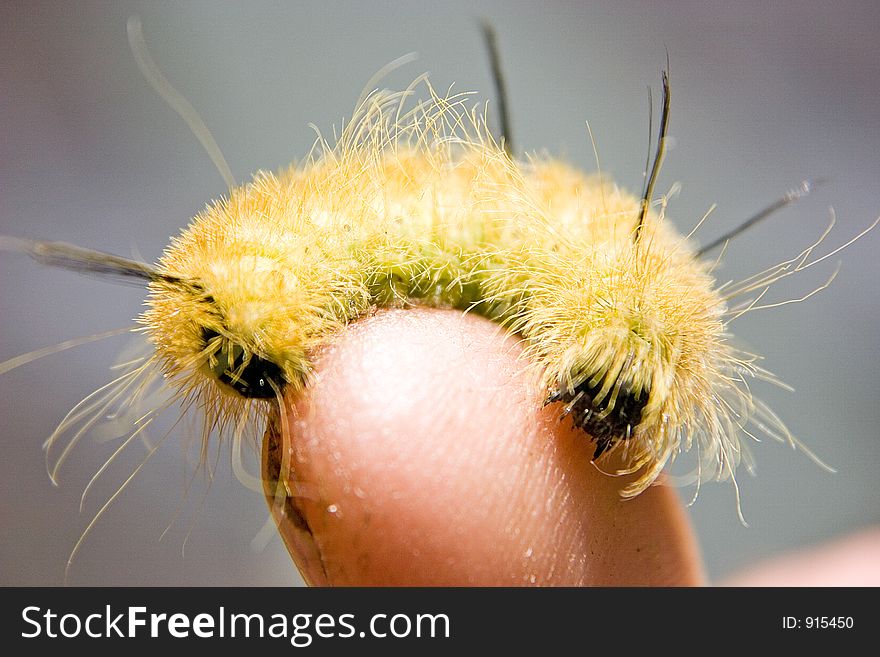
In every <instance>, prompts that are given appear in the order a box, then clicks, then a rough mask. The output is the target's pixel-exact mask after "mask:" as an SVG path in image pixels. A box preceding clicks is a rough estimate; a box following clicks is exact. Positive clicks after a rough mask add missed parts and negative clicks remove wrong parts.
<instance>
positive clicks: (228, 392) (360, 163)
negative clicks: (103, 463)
mask: <svg viewBox="0 0 880 657" xmlns="http://www.w3.org/2000/svg"><path fill="white" fill-rule="evenodd" d="M418 85H422V88H423V89H424V90H425V92H426V93H427V95H428V100H426V101H423V102H420V103H416V104H415V106H413V107H409V106H407V102H408V101H409V100H410V99H411V98H412V97H413V92H414V91H415V90H416V89H417V87H418ZM664 88H665V82H664ZM668 98H669V93H668V91H667V92H666V93H665V94H664V99H666V100H668ZM467 102H468V97H467V96H466V95H457V96H450V95H442V94H438V93H436V92H435V91H434V90H433V89H432V88H431V87H430V86H429V85H428V84H427V83H426V82H425V81H424V80H419V81H418V84H416V85H414V86H413V87H411V88H410V89H407V90H405V91H403V92H400V93H388V92H376V93H372V94H370V95H368V96H367V97H366V98H365V99H363V101H362V102H361V103H359V105H358V107H357V108H356V109H355V112H354V114H353V116H352V118H351V120H350V122H349V123H348V124H347V126H346V128H345V129H344V130H343V131H342V133H341V135H340V136H339V138H338V139H337V140H336V141H335V142H334V143H329V142H328V141H326V140H324V139H323V138H322V139H319V141H318V142H317V143H316V148H315V150H314V151H313V153H312V154H311V155H310V156H309V157H308V158H307V159H306V160H304V161H303V162H300V163H298V164H296V165H294V166H292V167H291V168H289V169H287V170H284V171H281V172H279V173H276V174H270V173H260V174H258V175H257V176H256V177H255V179H254V180H253V181H252V182H250V183H248V184H245V185H242V186H235V187H233V188H231V189H230V191H229V194H228V197H227V198H223V199H220V200H218V201H216V202H214V203H212V204H210V205H209V207H208V208H207V209H206V210H205V211H203V212H202V213H201V214H199V215H198V216H197V217H195V218H194V220H193V222H192V224H191V225H190V226H189V227H188V228H187V229H186V230H185V231H184V232H183V233H182V234H181V235H180V236H179V237H177V238H176V239H174V240H173V241H172V243H171V245H170V246H169V247H168V249H167V251H166V252H165V254H164V255H163V256H162V258H161V259H160V260H159V262H158V263H157V264H156V265H146V264H144V263H140V262H135V261H130V260H127V259H122V258H118V257H116V256H111V255H108V254H102V253H97V252H93V251H88V250H84V249H80V248H79V247H73V246H70V245H64V244H57V243H47V242H38V241H28V240H14V239H11V238H4V240H3V241H2V243H0V245H2V246H3V247H4V248H7V249H15V250H19V251H24V252H26V253H28V254H30V255H32V256H33V257H35V258H37V259H38V260H41V261H43V262H46V263H47V264H50V265H60V266H63V267H69V268H73V269H78V270H85V271H90V272H94V273H99V274H104V275H111V276H120V277H124V278H133V279H137V280H143V281H146V282H147V285H148V289H149V297H148V300H147V305H148V308H147V310H146V312H145V313H144V314H143V315H142V316H141V317H140V318H139V320H138V321H139V323H140V324H141V329H140V330H141V331H142V332H143V333H144V334H145V335H146V336H147V338H148V340H149V341H150V343H151V344H152V346H153V349H154V351H153V353H152V354H151V355H150V356H148V357H147V359H146V360H144V361H142V362H138V364H137V366H136V367H135V368H133V369H131V370H130V371H128V372H126V373H125V374H123V377H125V378H123V379H121V380H120V381H119V383H118V384H117V385H116V387H114V388H112V391H113V394H114V395H117V394H118V395H120V396H121V397H120V398H126V395H135V394H138V393H139V391H141V390H144V389H147V388H148V387H149V386H151V385H153V384H154V383H155V382H156V381H157V379H156V378H155V377H156V376H157V374H156V373H157V372H160V373H161V384H162V385H163V386H168V387H169V389H170V390H172V391H174V395H175V397H176V398H177V399H178V401H180V402H182V404H183V405H184V406H197V407H199V408H201V409H204V410H205V412H206V414H207V419H206V421H205V426H206V431H205V440H207V439H208V437H209V435H210V432H211V431H214V432H215V433H221V434H222V433H232V434H235V433H236V432H239V431H241V429H240V427H243V426H245V425H247V424H248V423H251V422H254V421H259V420H260V418H264V417H265V415H266V413H267V412H268V410H269V409H270V408H271V407H272V405H273V404H276V403H277V401H278V399H279V396H280V394H281V391H282V390H285V389H289V388H290V387H292V388H293V389H296V390H302V389H304V388H305V387H306V386H307V385H308V382H309V376H310V372H311V360H310V357H311V354H312V353H313V352H314V351H315V349H316V348H318V347H320V346H321V345H324V344H326V343H327V342H329V341H331V340H332V339H333V337H334V336H335V335H336V334H337V333H338V332H339V331H342V330H344V328H345V326H346V325H348V324H349V323H351V322H353V321H356V320H357V319H358V318H359V317H361V316H363V315H364V314H366V313H369V312H370V311H371V309H373V308H375V307H386V306H406V305H410V304H424V305H430V306H439V307H452V308H458V309H460V310H462V311H465V312H473V313H479V314H481V315H484V316H486V317H487V318H489V319H491V320H493V321H496V322H498V323H499V324H501V325H502V326H504V327H506V328H507V329H508V330H510V331H512V332H514V333H516V334H518V335H520V336H522V338H523V340H524V341H525V342H526V344H527V352H528V355H529V362H530V363H531V364H532V366H533V367H534V368H535V369H536V371H537V372H539V376H540V377H541V380H542V384H543V386H544V388H545V390H546V395H545V400H546V403H548V404H559V405H560V408H561V410H562V413H563V414H565V415H567V416H570V417H571V421H573V422H574V423H575V424H576V425H578V426H579V427H581V428H582V429H583V430H584V439H585V440H590V441H592V442H593V444H594V445H595V448H594V459H596V460H601V459H603V458H606V455H608V454H611V453H617V454H619V455H621V456H623V458H624V460H625V462H626V463H627V464H628V469H629V470H630V471H632V472H634V473H638V475H639V476H638V478H637V479H636V480H635V482H634V483H632V484H631V485H630V486H628V487H626V488H624V489H623V490H622V491H621V493H622V495H624V496H627V497H631V496H635V495H638V494H639V493H640V492H642V491H643V490H645V488H646V487H647V486H649V485H651V484H652V483H654V482H655V481H656V480H657V478H658V477H659V475H660V473H661V472H662V471H663V469H664V467H665V466H666V465H667V464H668V463H669V462H670V461H671V460H673V459H674V458H675V457H676V456H677V455H678V454H679V452H680V451H682V450H688V449H691V448H695V449H697V450H698V452H699V454H698V462H699V467H698V469H697V470H696V471H695V477H696V478H697V479H701V480H704V479H709V478H721V479H724V478H731V477H733V476H734V474H735V471H736V469H737V467H738V466H739V465H740V463H741V462H743V461H744V462H745V464H746V465H747V466H748V465H749V464H750V458H751V457H750V454H749V451H748V444H747V440H744V439H743V438H744V437H747V436H748V435H749V434H748V431H749V429H748V427H747V425H746V422H747V421H751V422H752V423H753V426H754V427H755V428H756V429H757V431H758V432H763V433H765V434H767V435H770V436H773V437H778V438H781V439H783V440H785V441H787V442H790V443H792V444H795V443H796V440H795V438H794V437H793V436H792V435H791V434H790V433H789V432H788V431H787V430H786V429H785V426H784V424H783V423H782V422H781V421H780V420H778V418H776V416H775V414H773V412H772V411H771V410H770V409H769V408H768V407H766V406H765V405H764V404H763V403H761V402H760V401H759V400H757V399H755V398H754V397H752V395H751V393H750V391H749V390H748V387H747V386H746V384H745V382H744V379H745V378H746V377H748V376H752V377H758V378H766V379H771V380H772V376H771V375H770V374H769V373H768V372H766V371H765V370H763V369H762V368H761V367H760V366H759V365H758V364H757V361H756V358H755V357H754V356H752V355H750V354H747V353H744V352H741V351H739V350H737V349H736V348H734V347H733V346H732V343H731V342H730V340H729V337H728V323H729V321H730V320H731V319H732V318H734V317H736V316H739V315H740V314H741V313H742V312H743V311H744V310H746V308H749V309H754V308H755V307H758V306H757V304H753V305H751V306H745V307H743V306H737V305H736V301H737V300H738V299H741V298H747V297H748V296H749V295H752V294H754V295H757V296H760V294H761V292H762V290H764V289H765V288H766V287H767V286H769V285H771V284H772V283H774V282H776V281H777V280H779V279H780V278H783V277H787V276H789V275H791V274H794V273H796V272H798V271H801V270H803V269H804V268H806V267H808V266H811V265H813V264H815V263H818V262H820V261H821V260H823V259H824V258H826V257H828V256H830V255H831V254H833V253H836V252H837V249H835V250H833V251H832V252H831V253H829V254H825V255H822V256H814V253H815V249H816V245H813V246H811V247H809V248H808V249H806V250H804V251H803V252H802V253H800V254H798V255H797V256H796V257H795V258H792V259H791V260H788V261H785V262H783V263H781V264H780V265H778V266H776V267H773V268H770V269H769V270H767V271H765V272H762V273H760V274H758V275H757V276H755V277H754V278H751V279H748V280H746V281H744V282H742V283H741V284H740V285H738V286H729V287H726V288H724V289H719V288H718V286H717V285H716V283H715V281H714V279H713V277H712V271H713V266H714V264H715V261H714V259H706V258H705V257H704V256H703V254H702V253H701V252H700V250H698V249H697V248H696V247H695V246H694V245H693V244H692V243H691V241H690V240H689V236H682V235H680V234H678V233H677V232H676V231H675V229H674V228H673V227H672V226H671V224H670V223H669V222H668V221H666V220H665V211H666V206H665V200H663V199H661V200H660V201H659V202H655V201H654V198H653V182H654V181H656V175H655V174H654V173H649V175H648V176H646V178H647V180H648V184H647V185H646V189H645V190H644V192H643V194H642V195H641V196H637V195H633V194H630V193H628V192H626V191H624V190H623V189H620V188H618V187H617V186H615V185H614V184H613V183H610V182H609V181H607V180H606V179H604V178H603V177H601V176H598V175H588V174H585V173H583V172H580V171H578V170H577V169H575V168H574V167H572V166H570V165H567V164H566V163H564V162H562V161H560V160H555V159H552V158H540V157H537V156H536V157H533V158H528V159H527V158H519V157H516V156H515V155H513V154H512V152H511V150H510V148H509V144H508V142H505V141H504V140H498V139H496V137H494V136H493V134H492V132H491V131H490V130H489V128H488V127H487V122H486V119H485V117H484V116H483V115H481V114H480V112H479V111H478V110H474V109H473V108H470V107H468V106H467ZM667 112H668V110H667V111H664V113H663V116H662V117H661V124H664V123H665V119H667V118H668V113H667ZM660 132H661V136H660V137H659V139H658V143H659V145H660V148H658V153H657V155H656V157H655V165H656V166H655V168H657V167H659V162H660V161H661V160H662V145H663V143H664V138H665V134H664V130H663V129H662V128H661V131H660ZM801 191H803V190H801ZM799 193H800V192H798V191H797V190H796V191H795V192H794V193H792V194H790V195H789V197H790V198H789V197H787V199H788V200H789V201H790V200H793V199H794V198H796V197H797V196H798V194H799ZM822 237H824V235H823V236H822ZM820 241H821V240H820ZM817 244H818V242H817ZM841 248H842V247H841ZM100 407H101V406H100V405H99V408H100ZM71 418H76V421H75V422H68V423H66V424H65V423H62V427H63V429H62V431H60V432H58V433H57V434H56V437H57V438H58V439H60V438H61V437H62V436H64V435H65V433H67V435H68V436H69V435H71V434H70V433H69V432H71V431H72V435H73V436H74V438H73V440H72V442H71V444H70V446H71V447H72V445H73V444H74V443H75V442H76V440H77V439H78V436H79V435H81V434H80V429H82V428H83V427H85V426H86V425H88V423H89V422H92V421H93V420H99V418H96V417H95V416H94V415H89V414H86V415H81V416H77V414H76V413H74V415H73V416H71ZM209 430H210V431H209ZM134 431H135V433H133V434H132V436H134V435H135V434H136V433H137V430H136V429H135V430H134ZM67 453H68V450H67V448H66V447H65V448H63V449H62V454H63V457H64V456H66V454H67ZM808 453H809V452H808Z"/></svg>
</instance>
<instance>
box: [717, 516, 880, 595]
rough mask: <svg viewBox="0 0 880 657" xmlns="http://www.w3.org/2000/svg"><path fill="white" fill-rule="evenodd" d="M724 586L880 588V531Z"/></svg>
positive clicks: (751, 570)
mask: <svg viewBox="0 0 880 657" xmlns="http://www.w3.org/2000/svg"><path fill="white" fill-rule="evenodd" d="M721 584H722V585H723V586H872V587H875V586H880V527H871V528H867V529H863V530H862V531H860V532H858V533H855V534H852V535H850V536H845V537H843V538H838V539H837V540H835V541H833V542H831V543H828V544H825V545H821V546H818V547H813V548H807V549H805V550H802V551H798V552H793V553H791V554H786V555H782V556H780V557H776V558H773V559H770V560H768V561H765V562H763V563H760V564H757V565H753V566H750V567H748V568H747V569H745V570H744V571H743V572H741V573H738V574H736V575H734V576H733V577H730V578H729V579H727V580H725V581H723V582H722V583H721Z"/></svg>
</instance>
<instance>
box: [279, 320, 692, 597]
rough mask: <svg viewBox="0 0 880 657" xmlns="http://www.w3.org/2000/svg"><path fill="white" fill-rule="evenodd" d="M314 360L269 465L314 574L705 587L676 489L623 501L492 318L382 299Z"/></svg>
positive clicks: (290, 539)
mask: <svg viewBox="0 0 880 657" xmlns="http://www.w3.org/2000/svg"><path fill="white" fill-rule="evenodd" d="M315 362H316V376H315V379H314V380H313V381H312V382H311V385H310V387H309V389H308V390H307V392H306V393H305V394H303V395H301V396H299V398H298V399H290V400H289V404H288V408H287V414H286V416H285V418H284V421H283V422H282V421H280V420H281V418H277V420H278V421H277V422H275V423H274V424H275V425H276V438H277V437H278V436H280V440H276V442H275V449H276V451H275V452H274V456H272V453H271V450H267V451H268V452H270V453H269V456H268V457H267V458H266V460H265V462H266V463H272V462H273V461H274V462H275V464H276V469H277V470H278V472H281V470H282V468H281V467H280V462H281V461H282V460H283V458H282V457H283V456H285V455H286V456H287V458H288V462H289V467H288V468H287V470H286V471H288V472H289V480H290V481H289V482H288V489H289V490H291V491H292V492H293V495H292V496H291V497H290V498H287V499H285V500H283V504H282V506H278V505H277V503H276V510H275V513H276V518H277V519H278V518H279V512H280V513H281V514H283V515H284V517H283V518H280V522H279V527H280V529H281V532H282V535H283V536H284V537H285V541H286V543H287V545H288V548H289V550H290V551H291V554H292V556H293V558H294V560H295V561H296V562H297V563H298V565H299V567H300V569H301V570H302V571H303V574H304V577H305V578H306V580H307V581H309V582H310V583H317V584H330V585H416V586H418V585H484V586H491V585H512V586H517V585H569V586H572V585H650V584H663V585H676V584H699V583H702V581H703V575H702V568H701V565H700V559H699V555H698V551H697V549H696V544H695V541H694V540H693V535H692V532H691V530H690V526H689V524H688V521H687V518H686V515H685V514H684V512H683V510H682V508H681V504H680V503H679V501H678V498H677V496H676V495H675V493H674V492H673V491H671V490H669V489H667V488H664V487H653V488H651V489H649V490H648V491H646V492H645V493H643V494H642V495H640V496H639V497H638V498H636V499H634V500H622V499H621V498H620V496H619V491H620V489H621V488H622V487H623V486H624V485H625V480H622V479H621V478H615V477H610V476H607V475H605V474H602V473H601V472H599V471H598V470H597V469H596V468H595V467H594V466H593V465H591V464H590V456H591V453H592V451H591V450H592V449H593V446H592V444H591V443H590V442H589V440H588V438H587V437H586V436H585V435H584V434H583V432H581V431H580V430H578V429H575V428H574V427H572V426H571V424H570V421H560V420H559V409H558V407H557V406H558V405H550V406H547V407H546V408H542V404H541V395H542V392H541V390H540V389H539V388H538V387H537V385H536V378H535V377H534V376H533V375H532V372H533V370H532V369H530V368H529V366H528V362H527V361H526V360H525V359H524V358H523V354H522V350H521V347H520V345H519V343H518V341H517V340H516V339H515V338H513V337H510V336H509V335H507V334H505V333H504V332H503V331H502V330H500V329H499V328H498V326H497V325H496V324H492V323H490V322H488V321H486V320H483V319H482V318H480V317H476V316H471V315H462V314H461V313H460V312H456V311H440V310H436V309H433V310H431V309H419V308H416V309H409V310H406V311H397V310H389V311H383V312H380V313H377V314H376V315H375V316H373V317H370V318H366V319H364V320H360V321H358V322H357V323H355V324H353V325H352V326H351V327H349V328H348V329H347V330H346V331H345V332H344V333H343V334H342V335H341V336H340V337H339V339H338V340H337V341H336V342H335V344H334V345H333V346H331V347H329V348H328V349H326V350H325V351H324V352H322V353H321V354H319V355H318V356H317V358H316V361H315ZM281 425H285V426H286V427H287V433H288V435H286V436H285V435H282V434H284V430H282V429H281ZM269 433H270V434H271V433H272V432H271V431H270V432H269ZM265 467H266V466H264V469H265ZM267 478H270V477H268V476H267ZM297 491H299V492H297ZM300 493H301V494H300ZM278 501H279V498H277V497H276V502H278ZM284 509H286V510H284Z"/></svg>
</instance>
